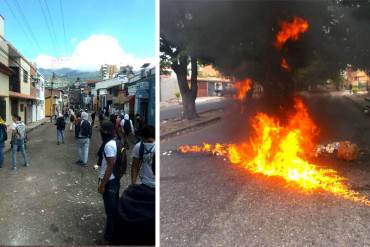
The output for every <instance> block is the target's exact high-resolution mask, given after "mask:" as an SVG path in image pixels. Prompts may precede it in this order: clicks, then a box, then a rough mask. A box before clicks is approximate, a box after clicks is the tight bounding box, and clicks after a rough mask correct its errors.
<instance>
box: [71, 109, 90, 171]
mask: <svg viewBox="0 0 370 247" xmlns="http://www.w3.org/2000/svg"><path fill="white" fill-rule="evenodd" d="M91 135H92V128H91V124H90V122H89V115H88V114H87V113H86V112H84V111H83V112H81V120H80V121H78V123H77V125H76V127H75V137H76V139H77V148H78V157H79V160H78V161H76V164H78V165H82V166H84V167H86V166H87V160H88V157H89V144H90V138H91Z"/></svg>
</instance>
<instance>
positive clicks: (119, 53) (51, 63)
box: [33, 35, 155, 70]
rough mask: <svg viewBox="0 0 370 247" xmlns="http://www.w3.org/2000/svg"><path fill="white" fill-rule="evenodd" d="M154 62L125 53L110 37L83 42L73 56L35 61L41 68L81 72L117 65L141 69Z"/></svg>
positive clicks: (93, 37) (152, 59) (41, 57)
mask: <svg viewBox="0 0 370 247" xmlns="http://www.w3.org/2000/svg"><path fill="white" fill-rule="evenodd" d="M72 40H73V39H72ZM72 40H71V41H72ZM76 41H77V40H76ZM154 61H155V59H154V58H153V57H149V58H137V57H135V56H134V55H132V54H128V53H125V52H124V51H123V49H122V48H121V46H120V45H119V44H118V41H117V39H115V38H114V37H112V36H109V35H91V36H90V37H89V38H87V39H85V40H81V41H80V42H79V43H78V44H77V46H76V48H75V50H74V51H73V53H72V55H71V56H67V57H60V58H55V57H52V56H49V55H46V54H40V55H38V56H37V57H36V58H35V59H33V62H35V63H36V64H37V66H38V67H41V68H47V69H49V68H53V69H58V68H71V69H79V70H97V69H99V68H100V65H102V64H115V65H117V66H120V65H127V64H129V65H132V66H133V67H134V68H139V67H140V66H141V65H142V64H143V63H147V62H150V63H154Z"/></svg>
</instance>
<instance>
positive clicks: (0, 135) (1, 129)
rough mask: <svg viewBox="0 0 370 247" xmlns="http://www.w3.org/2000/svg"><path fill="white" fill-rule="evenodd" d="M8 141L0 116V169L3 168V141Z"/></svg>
mask: <svg viewBox="0 0 370 247" xmlns="http://www.w3.org/2000/svg"><path fill="white" fill-rule="evenodd" d="M7 139H8V133H7V130H6V124H5V121H4V120H3V119H2V117H1V116H0V168H2V167H3V163H4V148H5V141H6V140H7Z"/></svg>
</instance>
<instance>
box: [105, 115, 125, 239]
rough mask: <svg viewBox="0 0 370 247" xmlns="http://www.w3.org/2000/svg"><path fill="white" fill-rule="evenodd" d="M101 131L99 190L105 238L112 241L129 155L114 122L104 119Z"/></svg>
mask: <svg viewBox="0 0 370 247" xmlns="http://www.w3.org/2000/svg"><path fill="white" fill-rule="evenodd" d="M100 133H101V137H102V140H103V143H102V145H101V147H100V148H99V152H98V157H99V160H98V165H100V170H99V187H98V192H99V193H100V194H102V195H103V201H104V208H105V213H106V215H107V221H106V227H105V234H104V238H105V240H106V241H108V242H111V241H112V238H113V229H114V218H115V216H116V212H117V204H118V201H119V188H120V179H121V177H122V175H123V174H124V173H125V172H126V168H127V155H126V149H125V147H124V146H123V145H122V143H121V141H120V140H119V139H117V138H116V136H115V131H114V124H113V123H112V122H110V121H104V122H103V123H102V126H101V129H100Z"/></svg>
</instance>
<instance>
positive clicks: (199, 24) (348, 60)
mask: <svg viewBox="0 0 370 247" xmlns="http://www.w3.org/2000/svg"><path fill="white" fill-rule="evenodd" d="M160 12H161V15H160V34H161V37H164V38H166V39H167V40H169V41H171V43H173V44H175V46H177V47H179V49H181V50H183V52H185V53H187V54H189V55H190V56H196V57H199V58H201V59H203V60H207V61H209V62H211V63H213V64H214V65H215V66H216V67H217V68H218V69H219V70H220V71H221V72H222V73H224V74H225V75H228V76H232V77H234V78H236V79H243V78H245V77H250V78H252V79H253V80H255V81H259V82H261V83H262V84H263V85H264V87H265V90H266V92H267V96H268V98H269V99H273V98H274V101H273V103H274V104H278V105H279V104H282V103H283V102H284V101H285V100H286V99H290V98H291V97H289V96H291V95H292V94H293V93H294V91H295V84H294V82H293V75H294V74H295V72H297V71H298V70H299V69H302V68H305V67H307V66H310V65H311V64H315V61H319V62H320V63H319V64H320V66H318V67H319V68H318V69H317V73H315V75H314V76H315V77H314V78H313V80H321V81H322V80H327V79H331V78H334V77H335V76H336V75H338V73H339V71H340V70H341V69H345V68H346V66H347V65H348V64H351V65H352V66H354V67H358V68H364V69H367V68H368V67H369V66H370V50H369V47H370V38H369V37H370V35H369V33H370V21H369V20H370V8H369V1H355V2H354V1H339V0H338V1H329V0H323V1H263V0H262V1H235V0H223V1H217V0H214V1H209V0H208V1H207V0H198V1H178V0H162V1H161V5H160ZM294 16H299V17H302V18H304V19H306V20H307V21H308V22H309V24H310V27H309V29H308V31H307V32H306V33H304V34H302V35H301V38H300V39H299V40H298V41H296V42H288V43H287V44H286V45H285V46H284V48H283V50H282V51H279V50H277V49H276V48H275V47H274V46H273V42H274V39H275V36H276V33H277V32H278V30H279V21H282V20H287V21H290V20H292V18H293V17H294ZM282 55H284V57H285V58H286V60H287V61H288V63H289V65H290V66H291V68H292V69H291V71H289V72H286V71H284V70H282V69H281V67H280V62H281V56H282ZM288 104H289V102H288Z"/></svg>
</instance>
